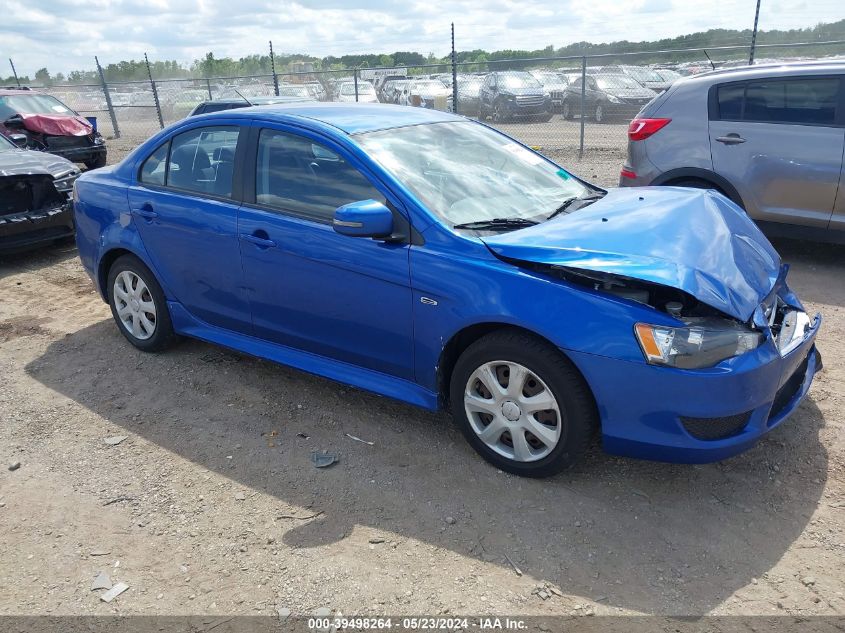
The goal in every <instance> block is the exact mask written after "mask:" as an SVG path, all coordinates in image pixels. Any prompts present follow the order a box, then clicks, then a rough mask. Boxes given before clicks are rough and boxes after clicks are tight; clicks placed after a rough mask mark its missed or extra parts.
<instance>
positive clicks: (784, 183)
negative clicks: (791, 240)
mask: <svg viewBox="0 0 845 633" xmlns="http://www.w3.org/2000/svg"><path fill="white" fill-rule="evenodd" d="M628 139H629V140H628V159H627V162H626V164H625V165H624V167H623V168H622V173H621V175H620V178H619V184H620V186H628V187H633V186H642V185H676V186H683V187H701V188H708V189H716V190H718V191H720V192H721V193H723V194H724V195H726V196H727V197H729V198H730V199H731V200H733V201H734V202H736V203H737V204H738V205H740V206H741V207H743V208H744V209H745V210H746V212H747V213H748V214H749V215H750V216H751V217H752V218H754V219H755V220H756V221H757V222H758V223H759V224H761V225H762V226H763V227H764V228H766V229H768V230H769V231H770V232H771V233H775V234H782V235H787V236H793V237H816V238H822V239H827V240H832V241H837V242H838V241H845V171H843V148H845V63H841V62H840V63H829V62H828V63H819V62H814V63H801V64H787V65H781V66H752V67H748V68H733V69H730V70H723V71H714V72H709V73H705V74H702V75H697V76H694V77H689V78H686V79H683V80H680V81H678V82H676V83H675V84H674V85H673V86H672V87H671V88H669V90H667V91H666V92H664V93H663V94H662V95H660V96H658V97H657V98H655V99H654V100H653V101H651V103H649V104H648V105H647V106H645V107H644V108H643V109H642V110H641V111H640V113H639V114H638V115H637V118H635V119H634V120H633V121H632V122H631V125H630V127H629V129H628ZM799 227H800V228H799Z"/></svg>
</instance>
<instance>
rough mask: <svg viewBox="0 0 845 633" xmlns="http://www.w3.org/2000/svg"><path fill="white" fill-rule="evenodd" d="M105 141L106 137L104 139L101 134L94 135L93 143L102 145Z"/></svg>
mask: <svg viewBox="0 0 845 633" xmlns="http://www.w3.org/2000/svg"><path fill="white" fill-rule="evenodd" d="M105 142H106V139H104V138H103V137H102V136H100V135H99V134H98V135H97V136H95V137H94V145H102V144H103V143H105Z"/></svg>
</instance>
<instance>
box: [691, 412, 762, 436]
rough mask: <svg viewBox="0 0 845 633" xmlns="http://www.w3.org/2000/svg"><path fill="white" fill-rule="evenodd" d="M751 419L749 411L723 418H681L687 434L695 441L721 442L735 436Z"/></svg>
mask: <svg viewBox="0 0 845 633" xmlns="http://www.w3.org/2000/svg"><path fill="white" fill-rule="evenodd" d="M750 419H751V411H747V412H745V413H738V414H737V415H729V416H726V417H723V418H690V417H686V416H681V424H683V425H684V428H685V429H686V431H687V433H689V434H690V435H692V436H693V437H694V438H695V439H697V440H723V439H725V438H728V437H731V436H733V435H737V434H738V433H739V432H740V431H742V429H744V428H745V426H746V425H747V424H748V421H749V420H750Z"/></svg>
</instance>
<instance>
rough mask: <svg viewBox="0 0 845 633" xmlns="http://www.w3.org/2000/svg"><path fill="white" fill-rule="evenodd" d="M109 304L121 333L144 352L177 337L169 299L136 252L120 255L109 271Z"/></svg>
mask: <svg viewBox="0 0 845 633" xmlns="http://www.w3.org/2000/svg"><path fill="white" fill-rule="evenodd" d="M108 293H109V306H110V307H111V313H112V316H113V317H114V320H115V323H117V327H118V329H119V330H120V333H121V334H123V336H125V337H126V339H127V340H128V341H129V342H130V343H132V345H134V346H135V347H137V348H138V349H140V350H142V351H144V352H158V351H160V350H163V349H166V348H167V347H170V346H171V345H172V344H173V343H174V342H175V340H176V334H175V333H174V332H173V324H172V322H171V321H170V313H169V312H168V310H167V302H166V300H165V298H164V293H163V292H162V290H161V286H159V285H158V282H157V281H156V278H155V276H154V275H153V273H152V271H150V269H149V268H147V267H146V266H145V265H144V263H143V262H142V261H141V260H140V259H138V258H137V257H135V256H134V255H123V256H121V257H118V258H117V259H116V260H115V262H114V264H112V267H111V269H110V270H109V277H108Z"/></svg>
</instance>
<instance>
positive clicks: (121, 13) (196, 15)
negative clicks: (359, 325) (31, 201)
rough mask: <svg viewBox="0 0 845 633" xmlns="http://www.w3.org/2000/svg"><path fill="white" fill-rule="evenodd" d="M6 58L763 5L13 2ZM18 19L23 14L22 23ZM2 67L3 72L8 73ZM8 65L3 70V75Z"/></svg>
mask: <svg viewBox="0 0 845 633" xmlns="http://www.w3.org/2000/svg"><path fill="white" fill-rule="evenodd" d="M3 4H4V6H6V7H7V8H6V10H4V15H6V16H7V19H5V20H3V22H2V24H0V62H2V63H3V64H5V58H8V57H12V58H13V59H14V61H15V64H16V66H17V67H18V70H19V72H20V73H22V74H29V75H30V76H32V75H33V74H34V72H35V70H37V69H38V68H40V67H42V66H47V67H48V68H49V69H50V71H51V72H54V73H55V72H57V71H58V72H67V71H68V70H72V69H76V68H92V67H93V56H94V55H95V54H96V55H98V56H99V58H100V61H101V62H102V63H108V62H116V61H120V60H123V59H132V58H134V59H138V58H141V57H142V56H143V53H144V52H145V51H146V52H147V53H148V54H149V56H150V58H151V59H176V60H179V61H185V62H188V61H191V60H192V59H195V58H197V57H200V56H202V55H204V54H205V53H206V52H207V51H213V52H214V53H215V55H216V56H218V57H225V56H232V57H240V56H243V55H248V54H251V53H263V52H265V51H266V46H267V41H268V40H270V39H272V40H273V44H274V47H275V49H276V50H277V51H278V52H305V53H310V54H313V55H317V56H320V57H322V56H324V55H329V54H333V55H342V54H344V53H364V52H385V53H389V52H393V51H395V50H416V51H419V52H421V53H424V54H425V53H428V52H434V53H436V54H438V55H443V54H445V53H446V52H447V51H448V50H449V23H450V22H452V21H454V22H455V24H456V29H457V44H458V48H459V49H466V50H469V49H474V48H483V49H488V50H495V49H501V48H531V49H533V48H542V47H544V46H546V45H549V44H552V45H554V46H562V45H564V44H568V43H571V42H576V41H581V40H587V41H592V42H606V41H613V40H620V39H627V40H631V41H639V40H649V39H658V38H661V37H671V36H675V35H680V34H684V33H691V32H695V31H703V30H707V29H709V28H750V27H751V24H752V22H753V18H754V4H755V0H701V1H699V2H692V1H691V0H589V1H585V0H553V1H552V2H549V1H547V0H546V1H540V0H370V1H364V2H362V1H358V0H299V1H292V0H234V1H232V0H48V1H45V0H3ZM12 16H13V17H12ZM842 18H845V0H762V10H761V17H760V27H761V28H763V29H768V28H798V27H806V26H813V25H815V24H816V23H818V22H832V21H836V20H839V19H842ZM0 68H2V67H0ZM7 74H9V69H8V68H7V69H5V70H0V75H4V76H5V75H7Z"/></svg>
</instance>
